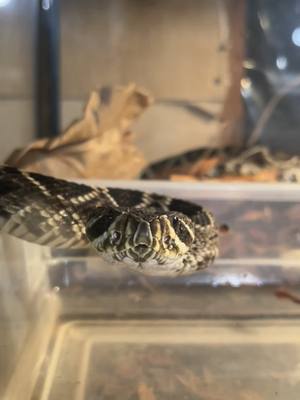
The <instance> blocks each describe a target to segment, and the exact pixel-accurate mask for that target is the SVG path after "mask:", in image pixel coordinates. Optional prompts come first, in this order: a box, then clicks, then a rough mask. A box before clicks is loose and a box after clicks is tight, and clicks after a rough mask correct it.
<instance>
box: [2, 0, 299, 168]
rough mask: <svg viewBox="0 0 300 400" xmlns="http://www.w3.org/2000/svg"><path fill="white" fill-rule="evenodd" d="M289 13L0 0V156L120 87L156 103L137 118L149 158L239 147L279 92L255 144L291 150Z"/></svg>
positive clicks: (194, 4)
mask: <svg viewBox="0 0 300 400" xmlns="http://www.w3.org/2000/svg"><path fill="white" fill-rule="evenodd" d="M299 14H300V2H299V1H298V0H286V1H284V2H280V1H272V0H251V1H247V0H215V1H209V0H201V1H198V0H186V1H185V2H184V4H183V3H182V2H181V1H179V0H167V1H163V2H161V1H157V0H139V1H137V0H111V1H104V0H103V1H99V0H89V1H80V0H74V1H64V2H59V1H57V0H39V1H37V0H35V1H33V0H32V1H31V0H0V53H1V58H0V130H1V137H0V158H1V159H2V160H3V159H4V158H5V157H7V156H8V154H9V153H10V152H11V151H12V150H13V149H14V148H16V147H19V146H22V145H24V144H26V143H28V142H29V141H30V140H32V139H33V138H36V137H45V136H46V137H49V136H51V135H56V134H57V133H58V132H61V131H62V129H64V128H65V127H66V126H67V125H68V124H69V123H70V122H71V121H73V120H74V119H76V118H79V117H80V116H81V114H82V108H83V105H84V104H85V102H86V101H87V99H88V95H89V93H90V92H91V90H93V89H96V88H99V87H102V86H104V85H120V84H122V85H124V84H127V83H129V82H136V83H137V84H138V85H140V86H142V87H144V88H146V89H147V90H148V91H149V92H150V93H151V94H152V95H153V96H154V97H155V98H156V103H155V105H154V106H153V107H150V109H149V110H147V112H146V113H145V114H144V115H143V116H142V118H141V119H140V120H139V121H138V125H137V131H138V137H137V143H138V145H139V146H140V148H141V149H142V151H143V152H144V154H145V156H146V158H147V160H149V161H153V160H157V159H159V158H162V157H165V156H169V155H172V154H175V153H178V152H180V151H185V150H189V149H193V148H195V147H199V146H202V145H204V144H209V145H213V146H214V145H224V144H227V143H238V142H245V140H247V138H249V135H250V134H251V132H252V131H253V129H254V128H255V124H256V122H257V121H258V119H259V117H260V116H261V114H262V112H263V110H264V109H265V108H266V106H267V104H268V102H270V100H271V99H272V98H274V96H276V95H277V96H278V94H279V95H280V94H281V93H282V91H287V92H288V93H285V94H284V95H283V96H282V98H279V99H278V101H277V104H276V105H275V107H274V109H273V110H272V113H271V116H270V118H268V123H266V124H265V126H264V128H263V129H262V131H261V132H260V135H259V139H260V140H261V141H262V142H263V143H265V144H268V145H270V146H273V147H274V148H280V149H284V150H287V151H289V152H298V147H297V145H299V138H298V128H297V126H298V119H299V113H298V98H299V93H298V92H299V85H298V83H297V78H298V74H299V65H300V60H299V57H300V55H299V54H300V47H299V46H300V24H299ZM299 79H300V78H299ZM291 142H292V144H291ZM296 143H297V145H296Z"/></svg>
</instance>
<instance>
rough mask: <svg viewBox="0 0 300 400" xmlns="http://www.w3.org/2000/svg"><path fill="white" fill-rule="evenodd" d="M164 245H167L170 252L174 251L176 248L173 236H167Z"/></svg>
mask: <svg viewBox="0 0 300 400" xmlns="http://www.w3.org/2000/svg"><path fill="white" fill-rule="evenodd" d="M164 243H165V244H166V246H167V248H168V250H172V249H173V248H174V244H173V240H172V238H171V236H169V235H168V236H165V237H164Z"/></svg>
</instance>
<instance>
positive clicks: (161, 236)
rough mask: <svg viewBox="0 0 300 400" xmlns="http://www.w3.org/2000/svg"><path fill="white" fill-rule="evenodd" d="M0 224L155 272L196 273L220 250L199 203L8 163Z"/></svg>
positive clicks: (3, 170) (0, 173) (1, 185)
mask: <svg viewBox="0 0 300 400" xmlns="http://www.w3.org/2000/svg"><path fill="white" fill-rule="evenodd" d="M0 229H1V231H2V232H5V233H8V234H10V235H13V236H15V237H18V238H21V239H23V240H26V241H29V242H33V243H37V244H40V245H45V246H50V247H53V248H87V247H92V248H95V249H96V250H97V252H98V253H99V255H100V256H102V257H104V258H105V259H107V260H109V261H114V262H118V263H120V264H121V265H122V264H127V265H129V266H130V267H132V268H134V269H136V270H139V271H141V272H144V273H146V274H152V275H153V274H157V275H160V274H165V275H178V274H186V273H191V272H195V271H197V270H199V269H202V268H205V267H206V266H207V265H208V264H210V263H211V262H212V261H213V260H214V258H215V257H216V256H217V253H218V230H217V227H216V225H215V221H214V218H213V216H212V214H211V213H210V212H208V211H206V210H204V209H203V208H202V207H201V206H199V205H196V204H193V203H190V202H187V201H184V200H180V199H175V198H170V197H167V196H162V195H159V194H154V193H153V194H150V193H146V192H141V191H137V190H127V189H117V188H100V187H91V186H87V185H84V184H79V183H74V182H69V181H65V180H61V179H56V178H54V177H50V176H45V175H40V174H36V173H30V172H25V171H22V170H18V169H16V168H13V167H8V166H2V167H0Z"/></svg>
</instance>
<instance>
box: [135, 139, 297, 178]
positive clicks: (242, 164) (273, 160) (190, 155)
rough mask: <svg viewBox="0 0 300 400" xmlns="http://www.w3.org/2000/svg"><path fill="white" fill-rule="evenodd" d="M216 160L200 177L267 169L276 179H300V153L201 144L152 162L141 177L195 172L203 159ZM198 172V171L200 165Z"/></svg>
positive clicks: (238, 175)
mask: <svg viewBox="0 0 300 400" xmlns="http://www.w3.org/2000/svg"><path fill="white" fill-rule="evenodd" d="M209 160H216V162H215V163H212V165H211V166H210V168H208V169H207V170H205V171H204V172H203V173H202V174H200V175H199V174H196V175H197V177H198V178H200V179H215V178H224V177H233V178H234V177H241V178H243V177H245V178H247V177H249V176H253V177H255V176H256V175H258V174H259V173H261V172H264V171H267V170H273V171H274V177H273V180H274V181H275V182H289V183H299V182H300V157H299V156H295V155H289V154H287V153H284V152H276V151H274V150H273V151H272V150H271V149H269V148H268V147H266V146H263V145H257V146H253V147H246V146H225V147H216V148H214V147H201V148H197V149H193V150H189V151H186V152H183V153H179V154H176V155H174V156H171V157H167V158H165V159H162V160H159V161H156V162H153V163H151V164H149V165H148V166H147V167H146V168H145V169H144V170H143V171H142V172H141V174H140V178H141V179H169V178H170V176H172V175H173V174H191V171H193V166H196V165H197V163H199V162H205V161H209ZM194 172H197V168H196V170H195V171H194Z"/></svg>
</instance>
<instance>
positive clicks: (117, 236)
mask: <svg viewBox="0 0 300 400" xmlns="http://www.w3.org/2000/svg"><path fill="white" fill-rule="evenodd" d="M121 237H122V234H121V232H118V231H113V232H112V234H111V236H110V242H111V244H118V243H119V242H120V240H121Z"/></svg>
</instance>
